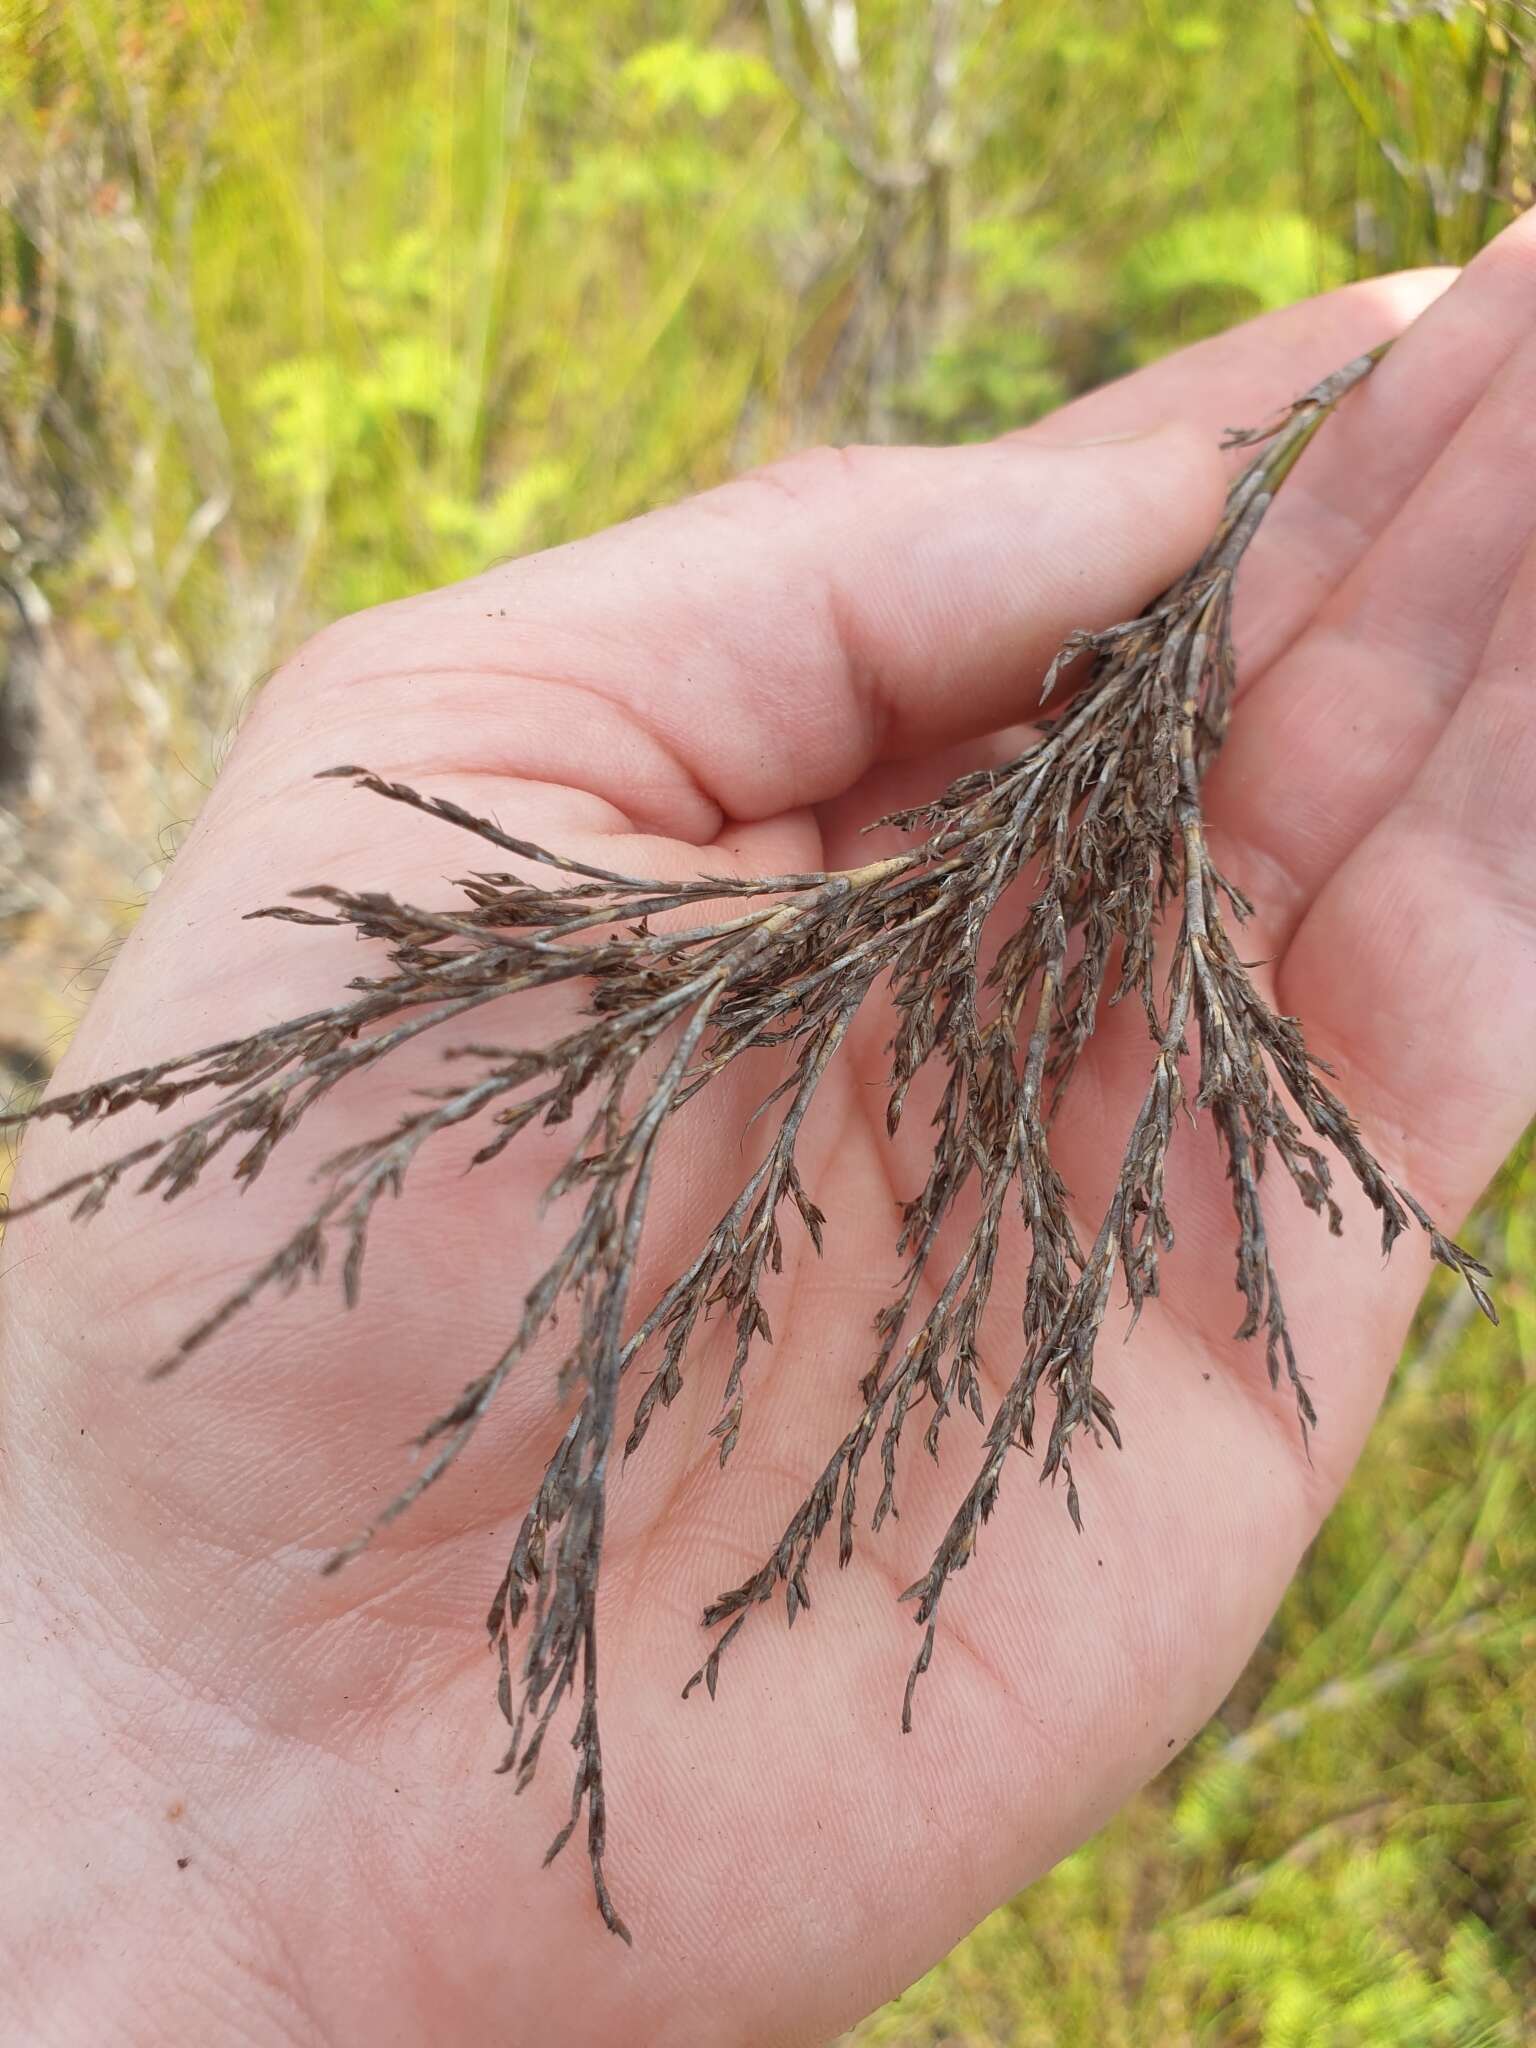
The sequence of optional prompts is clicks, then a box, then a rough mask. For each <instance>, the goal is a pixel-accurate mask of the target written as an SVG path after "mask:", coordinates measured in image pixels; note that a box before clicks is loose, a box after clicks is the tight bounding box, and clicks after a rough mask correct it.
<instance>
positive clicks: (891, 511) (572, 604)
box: [349, 425, 1224, 836]
mask: <svg viewBox="0 0 1536 2048" xmlns="http://www.w3.org/2000/svg"><path fill="white" fill-rule="evenodd" d="M1223 488H1224V476H1223V469H1222V464H1221V461H1220V458H1219V456H1218V454H1217V451H1216V448H1215V445H1214V442H1208V441H1207V440H1206V438H1205V436H1204V435H1202V434H1200V433H1199V432H1198V431H1197V430H1195V429H1194V428H1191V427H1188V426H1185V425H1171V426H1168V427H1164V428H1161V429H1159V430H1156V431H1153V432H1150V433H1146V434H1141V435H1133V436H1129V437H1121V436H1116V437H1113V438H1110V439H1107V440H1105V439H1100V440H1093V441H1087V442H1083V443H1077V444H1049V445H1047V444H1041V443H1032V442H1029V441H1023V440H1019V439H1012V440H1002V441H993V442H987V443H980V444H974V445H969V446H963V447H956V448H883V447H857V448H846V449H831V448H819V449H813V450H811V451H809V452H808V453H805V454H800V455H794V456H791V457H789V458H788V459H787V460H785V461H783V462H778V463H775V464H773V465H772V466H771V467H770V468H767V469H762V470H756V471H753V472H751V473H749V474H747V475H744V476H742V477H740V478H738V479H736V480H735V481H733V482H731V483H728V484H724V485H722V486H720V487H719V488H718V489H715V490H711V491H707V492H704V493H703V494H702V495H700V496H698V497H694V498H689V499H685V500H683V501H682V502H680V503H678V504H676V505H672V506H668V507H667V508H665V509H664V510H662V511H658V512H653V513H650V514H647V515H646V516H645V517H644V518H641V519H637V520H633V521H631V522H629V523H628V524H626V525H624V526H619V527H614V528H611V529H609V530H608V531H606V532H604V533H599V534H596V535H594V536H593V537H592V538H591V539H588V540H582V541H577V542H575V543H573V544H571V545H569V546H566V547H562V548H556V549H552V550H551V551H550V552H549V553H547V554H543V555H534V556H529V557H526V558H525V559H523V560H521V561H517V562H513V563H510V564H507V565H505V566H503V567H501V568H498V569H494V570H491V571H490V572H488V573H487V574H486V575H485V576H482V577H478V578H476V579H475V580H474V581H473V582H472V583H471V584H469V585H461V586H458V588H457V589H456V590H454V591H444V592H440V593H437V594H436V596H435V598H434V599H428V600H425V601H423V600H410V601H409V602H408V603H407V605H405V606H400V607H395V606H386V607H384V608H382V609H381V611H379V612H378V613H374V614H367V615H365V616H364V618H363V619H359V620H354V621H352V622H351V627H350V629H349V630H350V631H351V632H352V634H353V639H354V646H353V650H352V651H353V654H354V657H356V658H360V659H362V660H363V661H364V662H367V660H368V656H369V652H370V650H369V649H368V648H367V647H366V646H363V647H358V646H357V645H356V644H355V643H356V641H357V639H358V638H359V637H362V638H366V636H367V635H368V634H370V633H374V634H376V635H377V637H378V642H379V644H378V647H377V649H376V650H374V652H375V654H376V657H377V659H378V660H379V661H380V662H382V663H384V664H385V665H386V667H387V669H388V670H389V671H392V672H394V673H405V672H407V671H408V670H409V669H410V668H411V667H412V666H413V665H419V664H420V663H422V662H426V661H430V660H431V659H432V658H433V656H434V654H435V655H436V657H437V658H438V659H439V660H440V659H441V650H442V647H443V644H444V636H445V631H446V630H447V629H448V627H449V619H448V617H446V616H444V615H443V613H442V612H440V610H439V607H440V606H443V605H448V606H451V608H452V612H451V630H452V634H453V641H454V662H455V666H460V665H462V666H463V667H464V668H465V669H469V668H471V667H474V668H475V669H477V670H478V671H479V672H481V673H484V674H494V675H500V676H503V677H509V678H513V679H515V678H516V677H518V676H519V675H522V676H524V677H532V676H537V677H538V678H539V679H540V681H541V682H560V681H568V682H570V683H576V684H580V686H581V687H582V689H583V690H584V691H586V692H587V693H589V694H588V698H587V702H588V703H589V704H590V697H591V694H592V693H595V694H596V695H597V696H599V697H600V698H602V699H604V700H606V703H607V704H608V705H610V706H613V707H615V708H617V709H619V710H620V712H621V713H622V714H623V715H624V716H625V717H626V718H627V719H628V720H629V721H630V722H631V723H632V724H634V725H637V726H639V727H641V728H642V729H643V730H644V732H645V733H646V735H647V736H648V739H649V740H650V741H652V742H659V743H660V746H661V748H662V749H663V750H664V752H665V754H666V756H668V757H669V758H670V760H671V762H672V763H674V764H675V765H676V768H677V769H678V771H679V775H678V780H679V785H680V786H683V785H685V786H686V789H687V795H688V799H689V803H690V806H691V807H692V808H693V810H694V811H695V814H696V808H697V803H698V798H699V795H700V793H701V792H703V793H704V794H705V795H706V796H707V797H708V798H710V799H711V800H712V801H713V803H714V804H715V805H717V806H718V807H719V809H720V811H721V812H722V813H724V814H725V815H726V816H729V817H732V818H735V819H738V820H741V821H749V820H752V819H757V818H764V817H771V816H773V815H775V814H777V813H778V812H781V811H784V810H787V809H791V808H794V807H796V806H798V805H802V804H808V803H815V802H818V801H821V800H823V799H825V798H828V797H831V796H835V795H837V794H838V793H839V792H841V791H842V790H844V789H846V788H848V787H849V785H850V784H852V783H853V782H854V781H856V780H857V778H858V777H859V776H860V775H862V774H863V773H864V772H865V771H866V770H867V769H869V768H871V767H872V766H874V765H875V763H876V762H879V761H883V760H890V759H897V758H901V757H909V756H912V755H915V754H921V753H924V752H926V751H928V750H930V749H935V750H936V749H938V748H941V747H944V746H947V745H950V744H952V743H953V742H955V741H958V740H963V739H967V738H971V737H974V736H975V735H977V734H979V733H983V732H988V731H992V730H995V729H996V728H998V727H999V726H1002V725H1007V724H1011V723H1013V722H1014V721H1016V720H1017V719H1019V718H1021V717H1027V716H1028V715H1029V713H1030V712H1031V710H1032V709H1033V706H1034V703H1035V695H1036V691H1037V688H1038V685H1039V681H1040V678H1041V675H1042V674H1043V671H1044V669H1045V666H1046V664H1047V663H1048V662H1049V661H1050V658H1051V656H1052V655H1053V654H1054V653H1055V651H1056V649H1057V647H1058V646H1059V645H1060V643H1061V641H1062V639H1063V637H1064V636H1065V635H1066V634H1067V633H1068V632H1069V631H1071V629H1072V628H1073V627H1077V626H1087V627H1092V626H1103V625H1109V624H1112V623H1113V622H1114V621H1116V620H1118V619H1122V618H1127V617H1130V616H1133V615H1134V613H1135V612H1136V610H1137V609H1138V607H1139V606H1141V605H1142V604H1143V603H1144V602H1145V601H1146V600H1147V599H1148V598H1150V597H1152V596H1153V595H1155V593H1156V592H1157V591H1158V590H1160V589H1161V588H1163V587H1164V586H1165V585H1166V584H1168V583H1170V582H1172V581H1173V579H1174V578H1175V577H1177V576H1178V575H1179V574H1181V573H1182V571H1183V570H1184V569H1185V568H1187V567H1188V565H1189V563H1190V562H1191V561H1192V560H1193V559H1194V558H1195V556H1196V555H1197V554H1198V553H1199V551H1200V549H1201V547H1202V546H1203V545H1204V544H1205V542H1206V541H1207V540H1208V539H1209V537H1210V534H1211V531H1212V529H1213V527H1214V525H1215V522H1216V520H1217V518H1218V517H1219V515H1220V509H1221V503H1222V492H1223ZM466 596H468V597H469V598H471V599H472V600H473V601H471V602H466V601H465V599H466ZM417 642H419V643H420V644H419V645H417V644H416V643H417ZM374 673H375V675H376V676H377V674H378V669H377V668H375V671H374ZM562 715H564V714H562ZM590 736H591V735H590V732H589V733H588V737H589V738H590ZM573 743H574V742H573ZM575 779H577V780H579V779H580V778H579V777H576V778H575ZM690 836H691V835H690Z"/></svg>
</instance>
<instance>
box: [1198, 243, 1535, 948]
mask: <svg viewBox="0 0 1536 2048" xmlns="http://www.w3.org/2000/svg"><path fill="white" fill-rule="evenodd" d="M1533 312H1536V232H1533V231H1532V224H1522V227H1521V229H1520V232H1519V233H1518V234H1515V235H1512V236H1506V237H1504V238H1503V239H1502V240H1501V242H1500V244H1498V245H1497V246H1496V247H1494V248H1492V249H1490V250H1489V251H1488V252H1486V253H1485V255H1484V256H1483V257H1482V258H1480V259H1479V260H1478V262H1476V263H1474V264H1473V265H1472V266H1471V267H1470V268H1469V269H1468V270H1467V271H1466V272H1465V273H1464V274H1463V276H1462V277H1461V278H1460V279H1459V281H1458V282H1457V283H1456V284H1455V285H1454V286H1453V287H1452V289H1451V290H1450V291H1449V292H1448V293H1447V294H1446V295H1445V297H1444V298H1443V299H1442V300H1441V301H1440V302H1439V303H1438V304H1437V305H1435V306H1434V307H1433V308H1432V309H1431V310H1430V311H1429V312H1428V313H1426V314H1425V316H1424V317H1423V319H1422V320H1421V321H1420V322H1419V323H1418V325H1417V326H1416V327H1414V328H1413V330H1412V331H1411V332H1410V333H1408V334H1407V335H1405V336H1404V338H1403V339H1402V341H1401V342H1399V343H1398V345H1397V347H1396V348H1395V349H1394V350H1393V352H1392V353H1391V355H1390V356H1388V358H1387V360H1386V362H1385V363H1383V365H1382V366H1381V369H1380V370H1379V371H1378V372H1377V373H1376V375H1375V376H1373V377H1372V379H1371V381H1370V383H1369V384H1367V385H1366V386H1365V387H1364V389H1363V390H1362V391H1360V392H1359V393H1358V394H1357V395H1356V396H1354V397H1352V398H1351V399H1350V400H1349V401H1347V403H1346V404H1345V406H1344V407H1343V408H1342V409H1341V411H1340V413H1339V415H1338V417H1337V419H1336V420H1334V421H1331V422H1330V423H1329V426H1328V428H1327V430H1326V431H1325V433H1324V435H1323V436H1322V437H1321V438H1320V441H1319V444H1318V449H1317V456H1318V458H1320V459H1321V458H1326V462H1325V464H1324V468H1323V471H1322V477H1321V482H1320V484H1319V486H1318V488H1319V489H1320V490H1321V489H1327V490H1329V491H1330V492H1331V495H1332V501H1333V510H1334V515H1335V517H1336V518H1337V519H1339V520H1346V519H1347V520H1348V522H1349V525H1350V529H1351V530H1352V531H1354V532H1355V533H1356V534H1357V535H1358V534H1365V533H1368V532H1370V531H1372V530H1373V529H1377V537H1376V539H1375V540H1374V542H1373V544H1372V545H1370V546H1369V547H1368V548H1367V549H1366V551H1365V552H1364V553H1363V555H1362V556H1361V558H1360V559H1359V560H1358V562H1357V563H1356V564H1355V566H1354V567H1353V568H1352V569H1351V570H1350V571H1349V573H1348V574H1347V575H1345V576H1344V577H1343V579H1342V580H1341V581H1340V583H1339V585H1338V587H1337V589H1336V590H1335V591H1334V592H1333V594H1332V595H1331V596H1330V597H1328V598H1327V599H1326V600H1325V601H1324V602H1323V604H1322V606H1321V607H1320V609H1319V611H1318V613H1317V615H1316V617H1315V619H1314V620H1313V621H1312V622H1311V624H1309V625H1308V627H1307V628H1306V630H1305V631H1304V633H1303V634H1302V635H1301V637H1300V638H1299V639H1297V640H1296V641H1295V642H1294V643H1293V645H1292V646H1291V647H1290V648H1289V650H1288V651H1287V652H1286V653H1285V655H1284V656H1283V657H1282V658H1281V659H1280V660H1279V661H1277V662H1276V663H1274V664H1273V665H1272V666H1271V667H1269V668H1268V669H1265V670H1263V671H1262V672H1261V673H1260V674H1259V676H1258V678H1257V680H1255V681H1254V682H1253V683H1252V684H1251V686H1250V688H1249V689H1248V690H1247V691H1246V692H1245V694H1244V698H1243V703H1242V707H1241V710H1240V712H1239V714H1238V716H1237V718H1236V719H1235V720H1234V724H1233V730H1232V736H1231V739H1230V742H1229V744H1228V746H1227V749H1226V751H1225V754H1224V756H1223V759H1222V761H1221V763H1220V764H1219V766H1218V768H1217V769H1216V771H1215V772H1214V774H1213V777H1212V782H1211V791H1210V801H1211V811H1212V816H1213V818H1215V819H1216V820H1218V821H1219V822H1220V824H1221V825H1222V826H1223V827H1224V828H1225V830H1226V832H1227V834H1228V835H1229V837H1230V838H1231V839H1233V840H1235V841H1236V842H1238V844H1239V846H1240V848H1241V851H1240V852H1239V853H1238V855H1237V856H1236V862H1235V865H1236V867H1237V879H1238V880H1240V881H1243V880H1247V881H1249V882H1251V883H1252V885H1253V887H1254V888H1255V889H1256V890H1257V891H1258V892H1259V894H1260V895H1261V897H1262V900H1263V906H1264V925H1263V936H1264V946H1265V949H1266V951H1270V952H1278V951H1279V950H1281V949H1282V948H1283V947H1284V945H1285V944H1286V943H1287V942H1288V940H1289V938H1290V935H1291V933H1292V931H1293V930H1294V929H1295V926H1296V924H1297V922H1298V921H1299V920H1300V918H1301V917H1302V916H1303V915H1304V914H1305V909H1306V906H1307V904H1308V903H1309V902H1310V900H1311V898H1312V896H1313V895H1314V894H1315V892H1316V891H1317V890H1318V889H1319V888H1320V887H1321V886H1322V885H1323V883H1324V882H1325V881H1326V880H1327V878H1328V876H1329V875H1330V874H1331V873H1332V872H1333V870H1334V869H1335V868H1336V867H1337V866H1338V864H1339V863H1340V861H1341V860H1343V859H1344V858H1345V857H1346V856H1347V855H1348V853H1349V851H1350V849H1351V848H1352V847H1353V846H1355V845H1357V844H1359V842H1360V841H1361V840H1362V839H1363V838H1364V836H1365V835H1366V833H1368V832H1369V831H1370V830H1371V828H1372V826H1373V825H1374V824H1375V823H1376V822H1377V821H1378V820H1379V819H1380V818H1382V817H1383V816H1384V815H1385V814H1386V812H1387V811H1388V810H1389V809H1390V808H1391V806H1392V805H1393V804H1394V803H1395V802H1396V801H1397V799H1398V798H1399V797H1400V796H1401V795H1402V794H1403V792H1404V791H1405V790H1406V789H1407V788H1408V786H1409V785H1410V783H1411V782H1412V781H1413V778H1414V776H1415V775H1416V774H1417V772H1418V770H1419V767H1420V766H1421V764H1422V763H1423V761H1424V759H1425V757H1426V756H1427V754H1428V753H1429V751H1430V749H1431V748H1432V747H1433V746H1434V744H1435V741H1436V740H1437V738H1438V737H1439V735H1440V733H1441V732H1442V731H1443V729H1444V727H1445V724H1446V721H1447V720H1448V719H1449V717H1450V715H1451V712H1452V710H1453V709H1454V707H1455V704H1456V702H1457V700H1458V698H1459V697H1460V695H1461V693H1462V691H1463V690H1464V689H1465V688H1466V686H1467V683H1468V682H1469V680H1470V678H1471V676H1472V674H1473V673H1474V671H1475V669H1476V667H1477V664H1478V660H1479V657H1480V655H1481V652H1482V649H1483V646H1484V643H1485V641H1486V639H1487V636H1488V633H1489V630H1490V628H1491V626H1492V624H1493V620H1494V618H1495V616H1496V614H1497V612H1498V609H1499V606H1500V604H1501V603H1502V601H1503V598H1504V595H1505V593H1506V592H1507V590H1508V588H1509V585H1510V580H1511V578H1512V576H1513V575H1514V573H1515V570H1516V566H1517V564H1518V562H1519V560H1520V557H1521V555H1522V553H1523V551H1524V548H1525V545H1526V543H1527V541H1528V539H1529V537H1530V535H1531V533H1532V531H1533V529H1536V414H1533V412H1532V410H1531V405H1530V392H1531V389H1532V376H1533V372H1536V341H1533V340H1532V339H1531V338H1530V335H1531V317H1532V314H1533ZM1378 379H1379V380H1380V381H1379V382H1378ZM1334 436H1337V437H1338V438H1337V440H1336V441H1335V439H1334ZM1311 460H1312V458H1311V457H1309V463H1310V461H1311ZM1281 502H1282V504H1283V502H1284V501H1283V500H1282V501H1281ZM1266 542H1267V535H1265V536H1261V537H1260V540H1259V541H1258V543H1256V546H1255V555H1256V557H1261V550H1263V549H1264V547H1265V545H1266ZM1261 559H1262V557H1261ZM1256 566H1257V565H1256ZM1250 654H1251V649H1250Z"/></svg>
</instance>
